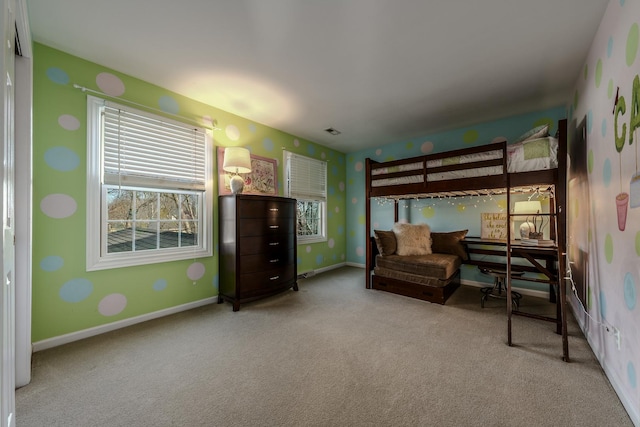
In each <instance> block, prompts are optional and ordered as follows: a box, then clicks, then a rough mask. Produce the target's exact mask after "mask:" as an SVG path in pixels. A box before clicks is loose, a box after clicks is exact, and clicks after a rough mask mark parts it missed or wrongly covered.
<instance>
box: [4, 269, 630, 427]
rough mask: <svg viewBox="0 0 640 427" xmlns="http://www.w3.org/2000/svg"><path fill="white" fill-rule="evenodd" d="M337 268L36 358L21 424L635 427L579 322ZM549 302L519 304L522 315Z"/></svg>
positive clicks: (20, 398)
mask: <svg viewBox="0 0 640 427" xmlns="http://www.w3.org/2000/svg"><path fill="white" fill-rule="evenodd" d="M364 275H365V273H364V270H362V269H357V268H351V267H345V268H341V269H339V270H334V271H331V272H327V273H323V274H320V275H317V276H315V277H313V278H309V279H304V280H300V282H299V285H300V291H299V292H293V291H287V292H285V293H283V294H280V295H278V296H275V297H272V298H269V299H267V300H262V301H257V302H254V303H249V304H246V305H244V306H243V307H242V308H241V310H240V311H239V312H237V313H233V312H232V310H231V306H230V305H229V304H224V305H210V306H206V307H201V308H198V309H195V310H191V311H189V312H184V313H180V314H177V315H173V316H170V317H166V318H162V319H158V320H154V321H150V322H146V323H143V324H139V325H136V326H132V327H129V328H126V329H122V330H119V331H115V332H111V333H108V334H104V335H102V336H98V337H94V338H90V339H86V340H83V341H80V342H76V343H72V344H68V345H65V346H61V347H57V348H54V349H50V350H46V351H42V352H39V353H36V354H35V355H34V358H33V381H32V383H31V384H30V385H28V386H26V387H23V388H21V389H19V390H18V391H17V393H16V401H17V425H18V427H37V426H65V427H72V426H631V425H632V423H631V421H630V419H629V417H628V415H627V414H626V412H625V410H624V408H623V406H622V404H621V403H620V401H619V400H618V397H617V396H616V394H615V392H614V391H613V389H612V387H611V386H610V384H609V382H608V381H607V379H606V377H605V375H604V374H603V372H602V370H601V368H600V366H599V364H598V362H597V361H596V359H595V357H594V355H593V353H592V352H591V350H590V349H589V347H588V345H587V342H586V340H585V339H584V337H583V336H582V334H581V332H580V331H579V329H578V327H577V325H576V323H575V321H574V320H573V319H570V324H569V333H570V341H569V351H570V355H571V359H572V362H571V363H565V362H563V361H562V359H561V356H562V343H561V339H560V336H559V335H556V334H555V333H554V327H555V325H553V324H551V323H547V322H541V321H537V320H532V319H526V318H521V317H516V318H514V331H513V337H514V343H515V344H516V345H515V346H513V347H509V346H507V345H506V344H505V342H506V313H505V308H504V301H500V300H491V301H489V302H488V303H487V307H486V308H485V309H481V308H480V294H479V290H478V289H477V288H470V287H461V288H460V289H458V290H457V291H456V293H455V294H454V295H453V296H452V297H451V299H450V300H449V301H448V302H447V305H445V306H441V305H437V304H431V303H428V302H423V301H418V300H414V299H411V298H406V297H402V296H398V295H392V294H389V293H385V292H380V291H375V290H367V289H365V288H364V277H365V276H364ZM527 307H529V308H530V309H531V310H538V311H540V310H542V311H544V310H550V311H551V312H553V306H550V305H549V304H548V303H546V302H544V301H540V300H535V299H534V298H532V297H527V296H525V297H524V298H523V300H522V303H521V308H522V309H523V310H525V309H527Z"/></svg>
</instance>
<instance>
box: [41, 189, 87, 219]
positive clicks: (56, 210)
mask: <svg viewBox="0 0 640 427" xmlns="http://www.w3.org/2000/svg"><path fill="white" fill-rule="evenodd" d="M77 209H78V204H77V203H76V201H75V200H74V199H73V197H71V196H69V195H67V194H49V195H48V196H46V197H44V198H43V199H42V200H41V201H40V210H41V211H42V213H44V214H45V215H46V216H48V217H50V218H56V219H61V218H67V217H70V216H71V215H73V214H74V213H75V212H76V210H77Z"/></svg>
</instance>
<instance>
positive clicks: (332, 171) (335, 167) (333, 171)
mask: <svg viewBox="0 0 640 427" xmlns="http://www.w3.org/2000/svg"><path fill="white" fill-rule="evenodd" d="M331 173H332V174H333V175H338V167H337V166H336V165H333V166H331Z"/></svg>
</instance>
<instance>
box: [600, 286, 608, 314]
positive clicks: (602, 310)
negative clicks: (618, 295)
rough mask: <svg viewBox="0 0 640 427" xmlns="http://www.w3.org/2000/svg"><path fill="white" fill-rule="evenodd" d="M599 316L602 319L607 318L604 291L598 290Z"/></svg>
mask: <svg viewBox="0 0 640 427" xmlns="http://www.w3.org/2000/svg"><path fill="white" fill-rule="evenodd" d="M600 316H601V317H602V318H603V319H606V318H607V297H606V296H605V295H604V291H600Z"/></svg>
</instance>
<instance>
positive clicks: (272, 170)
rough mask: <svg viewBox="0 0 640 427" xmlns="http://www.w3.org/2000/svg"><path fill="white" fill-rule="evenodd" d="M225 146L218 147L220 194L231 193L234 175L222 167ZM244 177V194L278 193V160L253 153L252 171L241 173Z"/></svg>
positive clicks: (274, 194) (269, 194) (267, 194)
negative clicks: (231, 179)
mask: <svg viewBox="0 0 640 427" xmlns="http://www.w3.org/2000/svg"><path fill="white" fill-rule="evenodd" d="M223 164H224V147H218V194H220V195H222V194H231V187H230V186H229V179H230V178H231V176H232V175H233V174H232V173H230V172H225V171H224V170H223V169H222V165H223ZM239 175H240V176H241V177H242V178H243V179H244V189H243V191H242V193H243V194H262V195H265V196H277V195H278V162H277V160H276V159H270V158H267V157H261V156H256V155H255V154H251V172H249V173H241V174H239Z"/></svg>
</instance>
